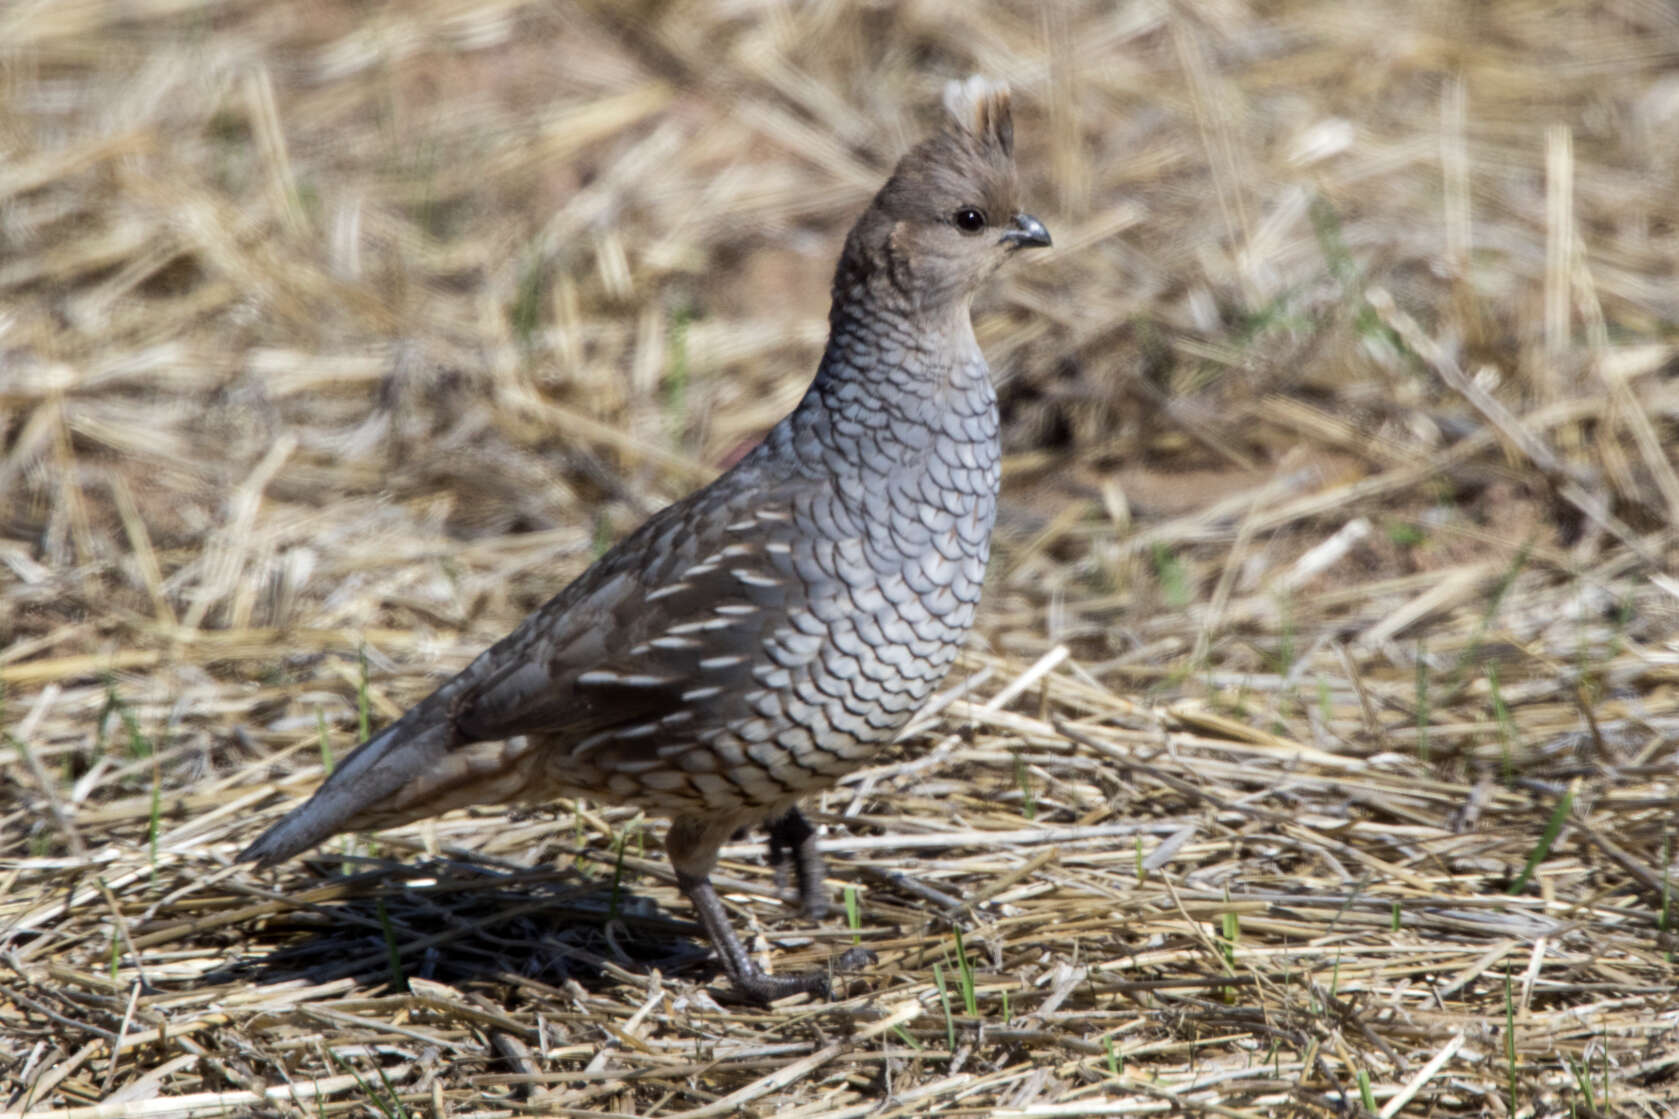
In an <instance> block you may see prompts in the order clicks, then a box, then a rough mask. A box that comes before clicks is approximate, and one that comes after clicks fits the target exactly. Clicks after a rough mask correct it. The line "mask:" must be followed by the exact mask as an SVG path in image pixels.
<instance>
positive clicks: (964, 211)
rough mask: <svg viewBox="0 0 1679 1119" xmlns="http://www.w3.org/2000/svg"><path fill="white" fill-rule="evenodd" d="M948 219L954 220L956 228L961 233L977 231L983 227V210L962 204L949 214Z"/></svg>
mask: <svg viewBox="0 0 1679 1119" xmlns="http://www.w3.org/2000/svg"><path fill="white" fill-rule="evenodd" d="M950 220H951V221H953V222H955V223H956V228H957V229H960V230H961V231H962V232H963V233H978V232H979V231H980V230H982V229H984V228H985V211H984V210H976V209H974V208H973V207H972V206H964V207H962V208H961V209H960V210H957V211H956V212H955V213H954V214H952V215H950Z"/></svg>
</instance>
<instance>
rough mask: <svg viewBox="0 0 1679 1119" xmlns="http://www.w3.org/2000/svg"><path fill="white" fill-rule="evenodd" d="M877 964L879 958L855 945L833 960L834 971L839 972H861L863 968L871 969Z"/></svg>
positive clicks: (859, 945)
mask: <svg viewBox="0 0 1679 1119" xmlns="http://www.w3.org/2000/svg"><path fill="white" fill-rule="evenodd" d="M879 962H880V957H879V956H877V955H875V954H874V953H873V952H871V951H869V950H868V949H867V948H864V947H863V946H862V945H861V944H856V945H853V946H851V947H850V948H847V949H846V950H845V951H844V952H841V953H840V954H839V958H838V959H836V960H834V970H835V971H840V972H845V971H862V970H863V969H864V968H871V967H873V966H874V965H875V964H877V963H879Z"/></svg>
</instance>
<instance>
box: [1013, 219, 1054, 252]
mask: <svg viewBox="0 0 1679 1119" xmlns="http://www.w3.org/2000/svg"><path fill="white" fill-rule="evenodd" d="M1003 244H1005V245H1008V246H1010V247H1011V248H1016V249H1047V248H1048V247H1049V245H1050V240H1049V230H1047V229H1045V228H1044V223H1043V222H1041V221H1039V220H1038V219H1037V218H1035V217H1033V216H1032V215H1031V214H1016V215H1015V216H1014V228H1013V229H1011V230H1009V231H1008V232H1007V233H1005V234H1003Z"/></svg>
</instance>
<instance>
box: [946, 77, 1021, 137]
mask: <svg viewBox="0 0 1679 1119" xmlns="http://www.w3.org/2000/svg"><path fill="white" fill-rule="evenodd" d="M944 107H945V111H946V112H948V113H949V114H950V116H951V119H952V120H954V121H955V122H956V124H957V126H958V127H960V128H961V129H962V130H963V131H965V132H968V133H971V134H972V135H973V136H974V137H976V138H977V139H979V140H981V141H983V142H986V143H989V144H995V145H996V146H998V147H999V148H1001V149H1002V151H1003V154H1004V155H1013V154H1014V123H1013V118H1012V116H1011V114H1010V109H1009V87H1008V83H1007V82H1001V81H994V80H992V79H990V78H987V77H985V76H984V75H983V74H974V75H972V76H970V77H969V78H968V79H967V80H966V81H955V80H952V81H949V82H946V83H945V87H944Z"/></svg>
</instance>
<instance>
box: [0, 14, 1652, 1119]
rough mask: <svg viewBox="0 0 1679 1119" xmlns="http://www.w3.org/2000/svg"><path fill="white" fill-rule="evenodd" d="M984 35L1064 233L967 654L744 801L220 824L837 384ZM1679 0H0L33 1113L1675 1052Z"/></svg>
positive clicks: (1504, 1105) (5, 599)
mask: <svg viewBox="0 0 1679 1119" xmlns="http://www.w3.org/2000/svg"><path fill="white" fill-rule="evenodd" d="M973 70H982V71H986V72H988V73H992V74H995V75H999V76H1002V77H1004V78H1006V79H1008V80H1009V81H1010V82H1011V83H1012V84H1013V85H1014V87H1015V89H1016V91H1017V101H1018V102H1019V106H1020V108H1019V118H1018V133H1019V137H1020V150H1021V162H1022V166H1023V173H1024V177H1025V182H1026V184H1027V189H1028V195H1029V197H1031V198H1032V199H1034V200H1035V202H1034V209H1035V210H1036V211H1037V212H1038V213H1039V214H1040V216H1042V217H1043V218H1044V220H1045V221H1046V222H1047V224H1048V225H1049V226H1050V228H1051V229H1052V230H1053V232H1054V235H1055V239H1056V247H1055V249H1054V250H1053V251H1052V252H1050V253H1047V254H1044V255H1043V256H1040V257H1036V258H1033V259H1030V260H1023V261H1021V262H1020V266H1019V267H1017V268H1015V269H1014V270H1013V271H1012V272H1011V273H1010V274H1009V275H1008V276H1006V277H1004V278H1002V279H1001V280H1000V282H999V283H998V284H997V285H996V286H995V288H994V289H993V290H991V291H990V292H989V293H988V294H987V295H986V296H985V298H984V299H983V300H982V301H981V303H980V304H979V305H978V307H977V308H976V315H977V321H978V326H979V331H980V335H981V339H982V341H983V343H984V344H985V346H986V348H987V350H988V352H989V354H990V355H991V358H992V364H993V366H994V369H995V372H996V374H997V377H998V380H999V383H1000V386H1001V393H1002V396H1003V400H1004V407H1005V412H1006V430H1007V439H1008V452H1009V458H1008V463H1007V469H1006V480H1005V497H1004V499H1005V508H1004V514H1003V523H1002V525H1001V526H1000V528H999V534H998V542H997V549H996V558H995V562H994V564H993V568H992V573H991V577H990V585H989V591H988V600H987V603H986V607H985V613H984V618H983V622H982V624H981V627H980V631H979V633H978V634H977V635H976V639H975V641H974V643H973V649H972V652H971V655H969V656H968V657H967V658H966V659H965V660H964V661H963V662H962V663H961V665H960V666H959V668H958V670H957V671H956V672H955V673H954V674H953V675H952V677H951V680H950V687H951V689H952V691H951V695H950V696H949V697H948V698H950V700H951V702H950V703H949V704H948V706H946V707H945V708H944V709H943V710H942V712H940V713H938V714H937V715H936V717H933V718H930V719H929V720H927V721H926V722H924V723H922V724H920V725H919V726H918V729H917V730H916V732H915V733H914V734H912V735H910V736H909V737H908V738H907V739H906V740H905V741H904V742H903V743H902V744H901V745H900V746H898V747H897V748H895V749H893V750H892V751H890V752H888V753H887V754H885V755H884V756H882V757H881V758H880V759H879V764H877V765H875V766H873V767H871V768H870V769H868V770H865V771H863V772H861V773H858V774H856V775H855V776H854V777H852V778H851V779H850V780H848V781H847V782H846V783H844V784H843V785H842V786H841V787H839V788H838V789H836V790H835V791H833V792H832V793H830V794H828V795H827V796H825V797H823V798H822V799H821V801H820V803H818V804H815V805H813V806H812V808H813V810H814V813H815V817H816V818H818V819H819V820H820V821H821V822H822V823H823V824H824V825H825V832H826V848H827V850H828V852H829V858H830V874H831V878H832V883H831V885H832V887H833V890H834V894H835V896H836V898H838V897H840V896H841V890H842V888H845V887H851V888H852V889H853V890H854V897H855V899H856V903H857V917H856V921H855V929H854V930H853V929H852V928H848V921H847V920H846V918H845V917H843V916H836V917H835V918H831V919H830V920H828V921H827V922H825V923H823V924H821V925H820V926H812V925H811V924H810V923H809V922H807V921H806V920H805V919H803V918H802V917H800V916H798V915H796V914H795V913H794V912H793V911H792V910H791V909H790V908H789V907H787V906H784V905H782V904H781V903H780V902H779V901H778V900H777V899H776V897H775V895H774V891H773V889H772V888H771V880H770V875H769V872H768V870H767V868H766V867H765V865H764V860H763V855H762V847H761V841H760V839H759V838H758V837H751V838H749V839H743V841H742V842H741V843H739V844H737V845H736V846H734V847H732V848H730V850H729V851H728V852H727V858H726V860H725V864H724V867H723V870H722V878H723V879H724V880H725V882H726V885H727V894H728V897H729V899H730V905H731V907H732V909H733V911H734V918H735V921H736V923H737V926H738V927H741V928H742V929H745V930H747V931H749V932H750V933H751V934H752V936H753V939H754V942H755V945H756V946H757V947H758V948H759V949H760V950H762V951H763V952H764V953H765V958H766V959H767V960H769V961H770V962H771V963H772V964H773V966H774V967H775V968H776V969H782V970H784V969H793V968H803V967H811V966H822V964H823V963H824V961H826V960H828V959H830V958H832V957H833V956H835V955H837V954H838V953H839V951H840V950H841V949H842V948H844V947H846V946H847V945H849V944H850V943H851V941H852V940H853V938H855V939H857V940H859V941H860V942H861V943H863V944H864V945H866V946H867V947H869V948H870V949H872V950H873V951H874V952H875V953H876V955H877V957H878V962H877V963H876V964H875V965H874V966H872V967H871V968H869V969H868V970H867V971H866V972H864V973H862V974H860V975H856V976H849V977H843V978H842V981H841V983H840V988H841V990H840V996H841V997H839V998H838V999H837V1000H836V1001H835V1002H833V1003H831V1004H825V1005H817V1004H811V1003H808V1002H804V1001H797V1000H796V1001H794V1002H792V1003H789V1004H787V1005H780V1006H776V1007H773V1008H769V1009H759V1008H754V1007H747V1006H741V1005H738V1004H737V1003H736V1002H734V1001H732V1000H731V999H730V998H729V997H728V993H727V991H726V988H725V985H724V984H723V983H721V982H720V981H719V977H718V974H717V972H716V970H715V968H714V966H713V965H712V963H711V962H710V957H709V954H708V952H707V950H706V946H705V945H704V943H703V941H702V940H700V939H698V937H697V930H696V928H695V927H694V925H693V923H692V921H691V913H690V912H689V910H688V908H687V907H686V905H685V904H683V903H682V900H681V899H680V897H679V896H678V895H677V894H676V892H675V890H674V887H673V885H672V882H671V879H670V876H669V874H668V873H667V871H666V869H665V866H664V863H663V860H662V855H661V852H660V849H659V846H660V838H661V834H662V825H661V824H660V823H658V822H657V821H649V820H646V819H644V818H643V817H642V816H641V815H639V814H638V813H637V812H635V811H634V810H626V809H614V808H602V807H601V806H598V805H590V804H582V805H577V806H575V807H574V806H572V805H555V806H552V807H551V808H546V809H543V810H539V811H523V812H520V813H517V814H514V815H512V816H508V815H506V814H504V813H502V812H499V811H496V810H492V809H485V810H482V811H476V812H471V813H457V814H455V815H453V816H450V817H447V818H444V819H440V820H437V821H433V822H430V823H427V824H425V825H419V826H414V827H410V828H406V829H402V830H400V831H396V832H391V833H386V834H382V835H379V836H377V837H374V838H371V839H359V840H358V839H346V840H342V841H336V842H334V843H333V844H331V845H329V846H328V847H327V848H325V849H323V850H322V851H319V852H317V853H315V854H313V855H311V856H309V857H307V858H302V859H298V860H294V861H293V862H291V863H288V864H287V865H285V866H284V867H282V868H279V869H278V870H276V871H272V872H263V873H254V872H253V871H251V870H250V869H249V868H248V867H244V866H235V865H232V864H231V862H230V859H231V856H232V855H233V853H234V852H235V851H236V850H237V849H238V848H239V847H240V846H241V845H242V844H243V843H244V842H245V841H247V840H248V839H249V838H250V837H251V836H253V835H254V834H255V833H256V831H257V830H258V829H259V828H261V827H262V826H263V825H264V824H265V823H266V822H268V821H271V820H273V819H274V818H276V817H277V816H278V815H279V814H280V813H281V812H282V811H284V810H285V809H286V808H287V807H288V806H289V805H292V804H294V803H296V801H297V799H298V798H299V797H301V796H303V795H304V794H305V793H307V792H308V790H309V789H311V788H312V787H313V786H314V784H315V783H316V781H317V780H318V778H319V776H320V772H321V767H322V764H323V751H330V753H332V754H333V755H335V756H339V757H342V756H343V754H344V753H345V752H346V751H347V750H348V749H349V748H350V747H351V745H352V744H353V742H354V741H355V740H356V738H357V736H358V734H360V733H361V729H360V728H361V726H362V725H363V724H364V723H366V722H373V723H375V724H377V723H378V722H380V721H383V720H386V719H389V718H390V717H392V716H393V715H394V714H395V713H397V712H398V711H400V710H401V709H402V707H403V706H405V705H406V704H408V703H410V702H412V701H414V700H415V699H417V698H419V697H420V696H421V695H423V694H424V693H425V692H426V691H428V690H429V689H430V688H431V687H432V686H433V685H434V684H435V683H436V682H437V681H438V680H439V679H440V678H441V677H442V676H443V675H445V674H446V673H448V672H450V671H451V670H453V669H456V668H458V667H460V666H461V665H463V664H464V663H465V662H466V661H467V660H468V659H469V658H470V657H471V656H472V655H473V654H474V653H475V652H476V651H477V650H479V649H480V648H482V647H483V646H484V645H485V644H487V643H488V642H489V641H491V640H492V639H494V638H495V637H497V636H499V635H500V634H501V633H503V632H504V631H506V630H507V629H508V628H509V627H510V626H511V625H512V624H513V623H514V622H515V621H516V620H517V619H518V618H519V617H521V616H522V615H523V614H524V613H525V612H526V611H527V610H528V609H530V608H531V607H533V606H534V605H536V604H537V603H538V602H540V601H542V600H543V599H544V598H545V597H546V596H547V595H549V594H550V593H552V592H553V591H554V590H556V589H558V588H559V587H560V586H561V585H563V584H564V583H565V581H566V580H567V579H568V578H570V577H571V576H572V575H574V574H575V573H577V572H578V571H579V570H581V569H582V568H583V567H584V566H585V565H586V563H587V562H588V560H589V558H590V557H591V555H593V554H595V553H596V551H597V550H598V549H599V548H600V547H602V546H603V544H604V543H605V542H606V541H609V540H610V539H612V538H614V537H616V536H617V535H619V534H621V533H623V532H625V531H626V530H627V529H628V528H630V527H631V526H633V525H634V524H635V523H636V522H637V521H638V520H639V519H640V518H641V517H643V516H644V515H646V513H647V512H649V511H650V510H652V509H654V508H656V507H657V506H659V505H660V504H661V503H663V502H666V501H668V500H671V499H673V498H675V497H677V496H679V495H680V494H682V493H683V492H685V491H687V490H688V489H690V488H691V487H693V486H694V485H695V484H696V483H698V482H700V481H702V480H704V479H705V478H707V477H709V476H711V475H713V474H714V473H715V472H716V471H717V470H718V469H719V468H720V466H721V465H722V464H724V463H726V462H727V461H728V460H729V459H730V457H731V456H733V455H736V454H738V453H739V452H740V450H741V448H742V447H744V446H746V445H748V444H749V443H750V441H751V440H752V439H754V438H756V437H757V435H758V434H759V433H761V432H762V431H763V430H764V429H765V428H766V427H767V426H768V425H769V424H770V423H771V422H773V420H774V419H775V418H776V417H777V416H778V415H779V414H780V413H781V412H782V411H783V410H784V409H786V408H787V407H788V406H789V405H790V403H791V402H792V401H793V400H794V399H795V398H796V396H797V394H798V393H799V391H800V390H801V389H802V387H803V385H804V383H805V381H806V379H807V377H808V376H809V371H810V370H811V368H812V366H813V364H814V361H815V358H816V355H817V353H818V352H819V349H820V346H821V341H822V336H823V327H824V313H825V309H826V307H825V288H826V282H827V277H828V271H829V268H830V267H831V261H832V258H833V256H834V254H835V253H836V251H837V248H838V244H839V240H840V238H841V236H842V235H843V232H844V229H845V228H846V226H847V224H848V222H849V221H850V219H851V217H852V216H853V215H854V214H855V213H856V212H857V210H858V209H859V208H860V207H861V205H862V204H863V203H864V202H865V200H866V198H867V197H868V195H869V193H870V192H871V191H872V189H873V188H874V186H875V185H876V184H877V183H878V181H879V180H880V178H881V176H882V174H883V173H884V171H885V170H886V169H887V168H888V167H889V166H890V164H891V162H892V160H893V158H894V157H895V156H896V155H897V154H898V153H899V152H900V151H901V150H902V149H903V148H904V146H905V145H906V144H907V143H908V142H910V141H911V140H912V139H913V138H914V137H915V136H916V135H917V134H918V133H919V132H920V130H921V129H922V128H924V127H925V126H926V124H927V123H928V121H929V120H930V119H931V112H932V110H931V106H932V105H933V104H934V103H935V102H936V97H937V92H938V89H939V87H940V86H941V84H942V82H943V81H944V80H945V79H946V78H948V77H951V76H959V75H963V74H966V73H968V72H970V71H973ZM1676 135H1679V16H1676V15H1675V14H1674V9H1673V8H1672V7H1671V6H1669V5H1665V4H1660V3H1654V2H1648V0H1608V2H1603V0H1561V2H1556V3H1545V4H1539V3H1530V2H1527V0H1507V2H1501V3H1496V4H1475V5H1459V4H1454V3H1440V2H1428V0H1414V2H1403V0H1402V2H1396V3H1390V4H1382V5H1376V4H1351V5H1348V4H1342V3H1336V2H1333V0H1277V2H1274V3H1268V4H1242V3H1236V2H1230V0H1189V2H1184V3H1170V4H1168V3H1160V2H1156V0H1142V2H1137V3H1121V4H1117V5H1112V4H1106V3H1089V4H1065V5H1054V6H1050V7H1040V6H1038V5H1034V4H1029V3H1025V2H1021V3H1014V4H983V5H972V4H966V3H955V2H947V0H923V2H920V3H906V4H902V5H898V4H891V3H884V4H883V3H868V4H853V3H840V2H832V3H829V2H811V3H802V4H791V5H775V4H761V5H760V4H734V5H725V4H716V5H713V4H710V3H697V2H681V0H678V2H673V3H668V4H643V5H633V6H620V5H615V4H609V3H602V2H598V0H577V2H573V0H553V2H541V3H537V2H526V0H436V2H430V3H417V4H407V3H378V2H374V3H351V2H348V0H309V2H302V3H296V4H263V3H255V2H250V0H222V2H207V3H180V2H178V0H128V2H126V3H122V4H109V3H99V2H93V0H34V2H30V0H25V2H22V3H13V4H8V5H5V6H4V7H0V409H3V411H0V635H3V640H0V647H3V652H0V682H3V684H4V689H5V690H4V720H3V725H4V728H5V737H4V739H3V740H0V1113H3V1114H4V1115H6V1116H11V1115H14V1114H17V1113H20V1112H30V1111H36V1110H41V1109H49V1108H50V1109H53V1110H54V1113H55V1114H58V1115H60V1116H78V1117H92V1116H101V1117H106V1116H109V1117H119V1116H162V1115H187V1114H191V1115H211V1114H221V1113H228V1112H238V1113H243V1114H261V1115H284V1116H306V1115H342V1114H359V1115H368V1114H376V1113H382V1114H385V1115H390V1116H396V1115H404V1116H407V1115H421V1114H429V1115H434V1116H439V1117H441V1116H443V1115H446V1114H447V1115H454V1116H468V1115H470V1116H501V1115H519V1114H526V1113H542V1114H564V1115H576V1116H592V1115H640V1116H675V1115H687V1116H704V1115H733V1114H758V1115H771V1114H775V1115H784V1116H804V1117H810V1119H839V1117H842V1116H864V1115H868V1116H899V1115H911V1114H941V1115H992V1114H995V1115H1005V1116H1008V1115H1013V1116H1025V1115H1032V1116H1057V1115H1063V1116H1070V1115H1132V1114H1139V1115H1141V1114H1168V1113H1170V1114H1186V1115H1216V1116H1260V1115H1284V1116H1319V1115H1357V1114H1363V1113H1367V1112H1370V1111H1373V1112H1375V1113H1377V1114H1379V1115H1381V1116H1384V1117H1387V1116H1394V1115H1407V1116H1424V1115H1430V1116H1443V1115H1492V1116H1500V1115H1508V1114H1517V1115H1524V1116H1557V1115H1571V1116H1601V1115H1617V1116H1619V1115H1634V1116H1664V1115H1671V1114H1674V1112H1675V1101H1676V1100H1679V999H1676V997H1675V980H1676V978H1679V974H1676V969H1675V965H1674V963H1673V952H1674V950H1675V945H1674V942H1673V932H1672V925H1671V921H1670V917H1671V913H1670V907H1669V895H1668V887H1669V881H1670V877H1671V869H1672V865H1673V859H1674V852H1673V843H1672V838H1673V830H1674V829H1673V825H1672V820H1673V812H1674V807H1675V790H1676V773H1675V766H1674V762H1675V750H1676V747H1679V700H1676V686H1679V644H1676V642H1675V639H1674V633H1675V624H1674V623H1675V619H1676V617H1679V581H1676V580H1675V578H1674V576H1673V572H1674V571H1675V566H1676V565H1675V558H1676V556H1675V527H1676V525H1679V470H1676V463H1675V454H1674V451H1673V447H1674V443H1675V435H1676V430H1679V376H1676V374H1679V358H1676V350H1679V327H1676V325H1675V324H1676V323H1679V276H1676V275H1675V272H1676V270H1679V189H1676V184H1679V145H1676V144H1675V143H1674V137H1675V136H1676Z"/></svg>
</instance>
